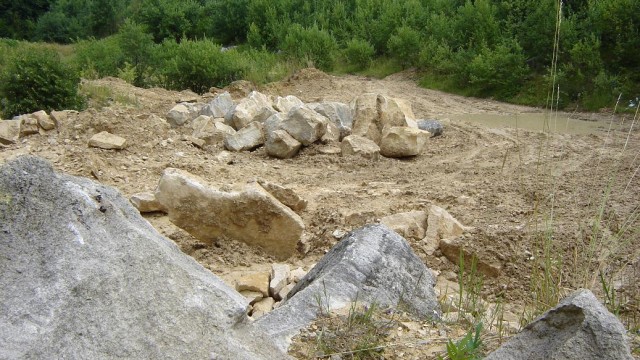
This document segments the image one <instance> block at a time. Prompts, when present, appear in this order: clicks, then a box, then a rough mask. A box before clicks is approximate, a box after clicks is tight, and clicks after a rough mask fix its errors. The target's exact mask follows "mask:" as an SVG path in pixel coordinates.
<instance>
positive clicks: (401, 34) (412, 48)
mask: <svg viewBox="0 0 640 360" xmlns="http://www.w3.org/2000/svg"><path fill="white" fill-rule="evenodd" d="M387 48H389V54H390V55H391V56H392V57H393V58H395V59H397V60H398V62H399V63H400V65H402V67H403V68H407V67H409V66H413V65H416V64H417V62H418V54H419V52H420V33H418V32H417V31H416V30H414V29H412V28H410V27H408V26H402V27H399V28H398V29H397V30H396V33H395V34H394V35H392V36H391V37H390V38H389V42H388V43H387Z"/></svg>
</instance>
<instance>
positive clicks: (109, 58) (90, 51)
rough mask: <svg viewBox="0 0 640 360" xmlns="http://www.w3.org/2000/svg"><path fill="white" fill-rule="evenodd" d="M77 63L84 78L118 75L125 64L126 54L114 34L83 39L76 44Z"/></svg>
mask: <svg viewBox="0 0 640 360" xmlns="http://www.w3.org/2000/svg"><path fill="white" fill-rule="evenodd" d="M75 63H76V66H77V68H79V69H80V71H81V73H82V77H84V78H100V77H105V76H116V75H118V69H119V68H121V67H122V66H123V65H124V54H123V53H122V50H120V45H119V41H118V38H116V37H114V36H112V37H108V38H105V39H101V40H95V39H90V40H82V41H79V42H78V43H77V44H76V57H75Z"/></svg>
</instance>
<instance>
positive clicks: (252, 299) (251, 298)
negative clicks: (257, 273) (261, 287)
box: [240, 290, 264, 305]
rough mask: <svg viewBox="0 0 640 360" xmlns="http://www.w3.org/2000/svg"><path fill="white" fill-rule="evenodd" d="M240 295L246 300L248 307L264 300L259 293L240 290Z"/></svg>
mask: <svg viewBox="0 0 640 360" xmlns="http://www.w3.org/2000/svg"><path fill="white" fill-rule="evenodd" d="M240 295H242V296H244V297H245V298H246V299H247V302H248V303H249V305H254V304H255V303H257V302H258V301H260V300H262V299H264V296H263V295H262V293H261V292H259V291H249V290H242V291H240Z"/></svg>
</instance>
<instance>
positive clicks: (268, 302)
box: [251, 297, 276, 319]
mask: <svg viewBox="0 0 640 360" xmlns="http://www.w3.org/2000/svg"><path fill="white" fill-rule="evenodd" d="M275 303H276V301H275V300H274V299H273V298H272V297H266V298H264V299H262V300H260V301H258V302H257V303H255V304H254V305H253V312H252V313H251V317H252V318H254V319H258V318H260V317H262V316H264V315H265V314H267V313H268V312H270V311H271V310H272V309H273V305H275Z"/></svg>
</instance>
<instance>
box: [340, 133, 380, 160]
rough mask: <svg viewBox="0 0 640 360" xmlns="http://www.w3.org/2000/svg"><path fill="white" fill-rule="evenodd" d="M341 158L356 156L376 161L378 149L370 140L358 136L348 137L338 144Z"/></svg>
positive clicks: (378, 155) (378, 153) (378, 154)
mask: <svg viewBox="0 0 640 360" xmlns="http://www.w3.org/2000/svg"><path fill="white" fill-rule="evenodd" d="M340 149H341V150H342V156H353V155H358V156H362V157H364V158H366V159H371V160H378V159H379V158H380V147H379V146H378V145H377V144H376V143H375V142H373V141H372V140H370V139H367V138H365V137H362V136H358V135H349V136H347V137H346V138H344V139H342V142H341V143H340Z"/></svg>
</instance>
